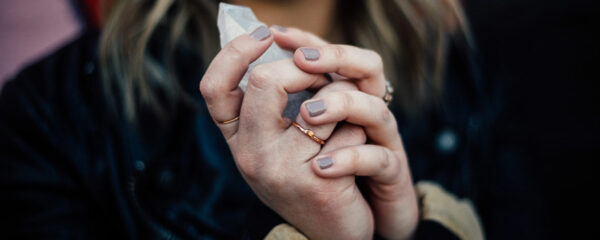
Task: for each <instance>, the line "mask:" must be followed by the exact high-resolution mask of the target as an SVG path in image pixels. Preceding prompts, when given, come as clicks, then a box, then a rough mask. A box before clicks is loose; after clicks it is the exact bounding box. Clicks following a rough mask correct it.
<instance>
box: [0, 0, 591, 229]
mask: <svg viewBox="0 0 600 240" xmlns="http://www.w3.org/2000/svg"><path fill="white" fill-rule="evenodd" d="M97 2H98V1H97V0H43V1H40V0H1V1H0V89H1V86H2V85H3V83H5V82H6V81H8V80H9V79H10V78H11V77H12V76H14V75H15V74H16V73H17V72H18V70H19V69H20V68H22V67H23V66H25V65H27V64H28V63H31V62H33V61H35V60H36V59H38V58H41V57H42V56H44V55H47V54H50V53H51V52H52V51H54V50H55V49H56V48H57V47H59V46H61V45H63V44H65V43H66V42H68V41H70V40H71V39H73V38H75V37H77V36H78V34H80V33H81V32H82V31H84V30H85V29H86V28H95V27H96V26H97V25H96V23H97V21H98V19H97V13H98V12H97ZM464 2H465V7H466V11H467V15H468V17H469V18H470V21H471V27H472V31H473V33H474V36H475V39H476V42H477V45H478V49H479V56H480V62H481V66H482V72H483V75H484V77H485V79H486V81H487V82H488V86H489V88H490V89H489V92H490V94H493V96H492V98H493V101H494V104H495V106H496V107H498V109H499V114H498V118H497V120H496V121H497V123H496V124H495V126H496V127H497V128H498V129H496V131H495V132H496V135H495V136H492V137H493V138H494V143H495V145H496V146H498V149H494V151H495V152H497V153H498V154H496V155H495V158H496V159H494V161H493V164H494V166H493V167H494V168H493V169H494V171H493V172H492V173H490V176H489V177H490V179H492V181H502V182H501V184H494V185H496V186H502V189H493V190H490V192H491V193H493V194H502V195H503V197H502V198H498V199H505V200H504V201H506V199H510V200H509V201H508V202H506V203H504V204H495V203H489V204H490V205H494V206H498V205H502V206H504V207H505V208H506V209H503V210H504V211H502V212H503V213H504V214H503V215H498V216H487V217H486V218H487V219H489V222H486V223H485V225H486V231H487V232H486V233H487V235H489V236H491V238H493V239H503V238H524V239H527V238H535V239H538V238H563V237H576V236H580V237H582V236H585V235H584V234H585V233H587V232H588V231H592V230H593V229H594V226H593V222H594V221H589V220H585V219H584V218H582V216H586V215H588V216H594V214H595V213H596V208H597V207H595V205H597V201H596V199H597V197H595V194H594V192H595V190H596V189H598V186H594V185H593V184H594V179H595V177H594V176H595V175H596V174H595V171H594V168H593V163H594V162H595V160H598V155H597V154H595V153H596V152H597V150H598V149H600V148H599V146H600V145H599V144H598V142H599V141H598V134H599V133H600V131H598V130H600V129H599V125H600V118H599V116H600V107H598V105H597V103H600V101H598V100H599V99H598V95H600V94H599V93H598V90H600V89H599V88H598V87H596V85H597V84H595V82H596V81H597V80H598V73H597V71H596V69H597V68H598V67H597V64H598V61H597V59H598V56H600V55H599V51H598V50H599V48H598V43H599V42H600V41H598V40H600V39H598V37H597V29H598V25H597V24H596V23H597V21H596V19H597V18H598V15H599V14H600V8H598V7H596V6H595V1H583V0H569V1H564V0H562V1H559V0H545V1H541V0H486V1H483V0H466V1H464ZM507 196H509V197H508V198H507ZM493 199H494V198H492V201H493ZM479 207H481V208H484V209H485V206H479ZM481 214H482V215H484V216H485V215H486V214H487V213H486V212H481Z"/></svg>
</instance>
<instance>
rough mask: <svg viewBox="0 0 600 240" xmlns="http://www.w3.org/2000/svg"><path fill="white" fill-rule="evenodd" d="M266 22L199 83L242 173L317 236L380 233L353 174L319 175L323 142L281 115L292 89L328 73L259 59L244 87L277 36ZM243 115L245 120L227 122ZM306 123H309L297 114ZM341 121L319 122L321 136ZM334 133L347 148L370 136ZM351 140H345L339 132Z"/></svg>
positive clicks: (317, 82) (315, 84)
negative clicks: (314, 164)
mask: <svg viewBox="0 0 600 240" xmlns="http://www.w3.org/2000/svg"><path fill="white" fill-rule="evenodd" d="M272 41H273V37H272V35H271V34H270V32H269V31H268V30H267V29H266V28H259V29H257V30H255V31H254V32H253V33H252V34H249V35H248V34H245V35H242V36H240V37H238V38H236V39H234V40H233V41H231V42H230V43H229V44H227V45H226V46H225V47H224V48H223V49H222V50H221V51H220V52H219V53H218V55H217V56H216V57H215V59H214V60H213V61H212V62H211V64H210V66H209V67H208V69H207V71H206V73H205V75H204V76H203V78H202V80H201V82H200V91H201V92H202V95H203V96H204V98H205V100H206V103H207V107H208V110H209V111H210V114H211V116H212V117H213V118H214V119H215V122H216V123H217V125H218V127H219V128H220V130H221V132H222V133H223V135H224V137H225V139H226V140H227V143H228V144H229V147H230V149H231V151H232V153H233V156H234V159H235V162H236V165H237V167H238V169H239V170H240V172H241V173H242V176H243V177H244V178H245V179H246V181H247V182H248V184H249V185H250V187H251V188H252V189H253V190H254V192H255V193H256V194H257V195H258V197H259V198H260V199H261V200H262V201H263V202H264V203H265V204H266V205H268V206H269V207H270V208H272V209H273V210H275V211H276V212H277V213H279V214H280V215H281V216H282V217H284V218H285V219H286V220H287V221H288V222H290V223H291V224H293V225H294V226H296V227H297V228H299V229H300V230H301V231H303V232H304V233H305V234H306V235H308V236H309V237H310V238H314V239H334V238H335V239H366V238H370V237H371V236H372V234H373V231H374V230H373V229H374V226H373V224H374V223H373V216H372V213H371V210H370V208H369V206H368V204H367V202H366V201H365V199H364V198H363V197H362V195H361V194H360V192H359V191H358V189H357V188H355V183H354V178H353V176H352V177H342V178H336V179H327V178H322V177H318V176H316V175H315V174H314V173H313V171H312V169H311V161H310V160H311V159H312V158H313V157H314V156H316V155H317V154H318V153H319V151H320V150H321V145H320V144H317V143H316V142H314V141H313V140H312V139H310V138H308V137H307V136H305V135H304V134H303V133H301V132H300V131H298V129H296V128H295V127H293V126H290V121H289V120H286V119H283V118H282V113H283V110H284V108H285V106H286V102H287V95H288V94H289V93H294V92H299V91H302V90H305V89H319V88H322V87H323V86H324V85H326V84H327V83H329V82H328V81H327V80H326V78H325V77H324V76H323V74H309V73H306V72H304V71H301V70H300V69H298V67H297V66H296V65H295V64H294V62H293V60H292V59H288V60H281V61H277V62H273V63H268V64H263V65H260V66H257V67H256V68H255V69H254V70H253V71H252V72H251V74H250V78H249V83H248V87H247V89H246V92H245V93H244V92H243V91H241V89H239V88H238V83H239V81H240V79H241V78H242V76H243V75H244V73H245V71H246V69H247V67H248V65H249V64H250V63H251V62H253V61H254V60H255V59H257V58H258V57H259V56H260V55H261V54H262V53H263V52H264V51H265V50H266V49H267V48H268V47H269V45H270V44H271V43H272ZM351 85H352V84H336V85H333V84H331V85H327V86H326V87H323V88H322V89H321V90H320V91H319V93H318V94H317V95H316V96H317V97H318V96H325V94H327V93H328V92H332V91H339V90H350V89H352V88H351V87H350V86H351ZM236 116H239V121H233V122H229V123H223V122H225V121H227V120H230V119H235V117H236ZM296 121H297V122H298V123H300V124H302V125H304V126H308V124H307V123H306V122H304V121H303V120H302V118H301V117H298V119H296ZM335 125H336V123H333V122H332V123H328V124H320V126H319V127H318V128H315V129H314V130H315V132H316V135H317V136H318V137H320V138H322V139H328V138H329V136H330V135H331V133H332V132H333V129H334V128H335ZM340 130H342V131H341V133H339V134H336V137H335V138H334V137H332V138H331V140H332V141H333V142H336V141H337V142H342V143H343V144H340V145H339V146H340V147H346V146H355V145H360V144H363V143H364V141H365V138H361V139H359V138H352V137H348V136H344V134H346V135H347V134H353V133H354V132H357V131H360V129H359V128H357V127H352V126H350V125H346V126H340ZM336 138H337V139H344V140H345V141H340V140H335V141H334V139H336Z"/></svg>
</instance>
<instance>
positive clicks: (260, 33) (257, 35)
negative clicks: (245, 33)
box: [250, 26, 271, 41]
mask: <svg viewBox="0 0 600 240" xmlns="http://www.w3.org/2000/svg"><path fill="white" fill-rule="evenodd" d="M250 36H251V37H252V38H254V39H256V40H258V41H262V40H265V39H267V38H268V37H269V36H271V31H269V29H268V28H267V27H265V26H260V27H258V28H256V29H254V31H252V33H250Z"/></svg>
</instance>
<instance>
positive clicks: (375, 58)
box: [367, 50, 383, 71]
mask: <svg viewBox="0 0 600 240" xmlns="http://www.w3.org/2000/svg"><path fill="white" fill-rule="evenodd" d="M367 52H368V54H369V55H370V58H371V59H372V60H371V61H370V62H371V64H372V65H371V68H372V69H371V70H373V71H383V59H382V58H381V55H379V53H377V52H375V51H373V50H367Z"/></svg>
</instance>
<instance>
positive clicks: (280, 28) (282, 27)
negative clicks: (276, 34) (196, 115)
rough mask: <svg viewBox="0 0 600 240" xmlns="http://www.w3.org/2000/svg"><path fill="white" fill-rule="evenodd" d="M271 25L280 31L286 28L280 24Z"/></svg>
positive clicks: (285, 30) (284, 30)
mask: <svg viewBox="0 0 600 240" xmlns="http://www.w3.org/2000/svg"><path fill="white" fill-rule="evenodd" d="M272 27H273V28H275V29H277V31H280V32H287V28H286V27H284V26H280V25H276V24H273V26H272Z"/></svg>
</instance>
